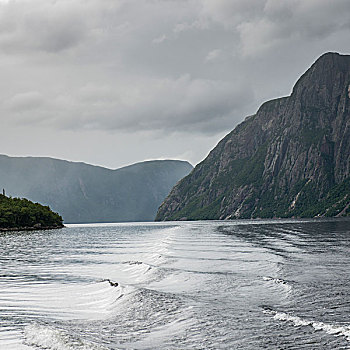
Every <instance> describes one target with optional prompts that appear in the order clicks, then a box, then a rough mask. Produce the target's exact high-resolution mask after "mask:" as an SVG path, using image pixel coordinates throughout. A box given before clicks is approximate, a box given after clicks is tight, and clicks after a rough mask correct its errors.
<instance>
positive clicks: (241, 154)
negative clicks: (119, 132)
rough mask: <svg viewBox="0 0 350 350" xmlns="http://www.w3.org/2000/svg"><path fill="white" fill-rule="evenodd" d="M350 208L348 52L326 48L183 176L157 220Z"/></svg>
mask: <svg viewBox="0 0 350 350" xmlns="http://www.w3.org/2000/svg"><path fill="white" fill-rule="evenodd" d="M349 215H350V56H349V55H340V54H338V53H327V54H324V55H322V56H321V57H320V58H319V59H318V60H317V61H316V62H315V63H314V64H313V65H312V66H311V68H309V69H308V70H307V71H306V73H305V74H304V75H303V76H302V77H301V78H300V79H299V80H298V82H297V83H296V84H295V86H294V88H293V92H292V94H291V95H290V96H288V97H283V98H279V99H276V100H272V101H269V102H266V103H264V104H263V105H262V106H261V107H260V108H259V110H258V112H257V113H256V114H255V115H252V116H250V117H248V118H246V119H245V121H244V122H242V123H241V124H240V125H238V126H237V127H236V128H235V129H234V130H233V131H232V132H231V133H229V134H228V135H227V136H226V137H225V138H224V139H222V140H221V141H220V142H219V144H218V145H217V146H216V147H215V148H214V149H213V150H212V151H211V152H210V154H209V155H208V157H207V158H206V159H205V160H204V161H203V162H201V163H200V164H198V165H197V166H196V167H195V169H194V170H193V171H192V172H191V174H190V175H188V176H187V177H185V178H184V179H183V180H181V181H180V182H179V183H178V184H177V185H176V186H175V187H174V188H173V190H172V191H171V193H170V195H169V196H168V197H167V198H166V200H165V201H164V202H163V204H162V205H161V207H160V208H159V210H158V214H157V218H156V219H157V220H181V219H182V220H198V219H235V218H272V217H315V216H349Z"/></svg>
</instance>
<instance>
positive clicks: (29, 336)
mask: <svg viewBox="0 0 350 350" xmlns="http://www.w3.org/2000/svg"><path fill="white" fill-rule="evenodd" d="M24 344H25V345H28V346H35V347H39V348H42V349H50V350H73V349H74V350H108V348H106V347H103V346H101V345H96V344H93V343H92V342H89V341H87V340H84V339H81V338H79V337H78V336H73V335H69V334H67V333H66V332H64V331H63V330H61V329H58V328H54V327H51V326H45V325H39V324H31V325H28V326H26V327H25V329H24Z"/></svg>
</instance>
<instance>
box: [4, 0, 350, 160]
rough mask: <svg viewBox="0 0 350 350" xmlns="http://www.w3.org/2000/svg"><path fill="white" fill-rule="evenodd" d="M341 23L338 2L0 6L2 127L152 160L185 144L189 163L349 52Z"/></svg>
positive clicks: (101, 1) (141, 0) (144, 0)
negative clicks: (120, 147) (329, 56)
mask: <svg viewBox="0 0 350 350" xmlns="http://www.w3.org/2000/svg"><path fill="white" fill-rule="evenodd" d="M349 17H350V2H349V1H348V0H333V1H331V2H330V1H328V0H308V1H305V0H286V1H280V0H251V1H246V0H179V1H176V0H172V1H169V0H159V1H149V0H31V1H26V0H16V1H14V0H9V1H6V2H4V1H2V2H1V1H0V63H1V64H2V79H0V112H1V115H2V126H3V128H4V129H6V128H7V129H8V130H12V131H13V130H14V129H13V128H18V130H19V128H20V127H21V130H22V128H23V127H24V126H25V127H26V128H27V132H30V133H32V134H33V135H35V134H36V133H37V132H38V131H37V130H39V129H40V132H41V133H47V134H50V133H51V134H55V133H58V134H60V135H64V137H65V138H66V139H67V140H68V139H69V140H71V139H70V138H69V137H68V136H67V135H68V134H69V135H71V133H72V132H73V133H74V135H75V139H76V140H83V139H84V138H85V137H87V136H86V135H88V134H90V133H92V132H99V133H100V134H99V135H100V136H101V134H105V135H115V139H119V140H121V139H123V140H124V142H125V143H126V146H125V147H128V146H127V144H128V142H130V145H134V144H135V142H136V141H135V140H136V138H138V137H140V134H142V135H143V140H144V142H145V143H147V142H151V140H152V144H153V145H155V143H154V142H155V140H158V141H157V142H158V148H157V147H155V146H154V147H153V146H152V147H150V150H151V149H152V152H154V150H158V149H161V150H162V152H163V153H161V154H158V156H159V157H166V156H167V152H169V154H172V155H174V154H175V155H176V154H177V153H176V152H175V151H174V149H176V142H178V143H181V147H183V148H182V149H181V151H180V150H179V152H178V154H190V153H186V150H185V148H184V147H185V146H184V145H183V144H182V143H183V141H182V140H187V141H186V142H190V143H191V145H188V148H191V155H190V157H192V158H191V159H190V160H191V161H192V162H197V161H199V160H200V157H201V156H203V150H202V147H203V145H204V144H205V141H204V140H205V139H206V140H208V145H209V146H208V151H209V149H210V147H211V146H213V145H214V144H215V142H214V141H213V140H214V138H215V137H216V138H217V140H218V139H219V138H220V137H221V136H222V135H223V134H224V133H225V132H228V131H230V130H231V129H232V128H233V127H234V125H235V124H237V123H238V122H240V121H241V120H243V119H244V117H245V116H246V115H248V114H252V113H254V112H255V111H256V109H257V108H258V106H259V105H260V104H261V103H262V102H263V101H265V100H267V99H271V98H274V97H278V96H281V95H286V94H288V93H289V92H290V91H291V88H292V86H293V84H294V82H295V80H296V79H297V77H298V76H300V74H302V73H303V72H304V71H305V69H306V68H307V67H308V66H309V65H310V64H311V63H312V62H313V61H314V60H315V59H316V58H317V56H319V55H321V54H322V53H323V52H325V51H340V52H345V53H346V52H348V51H349V45H348V37H349V34H350V21H349ZM12 131H11V132H12ZM21 132H25V131H24V129H23V130H22V131H21ZM124 134H127V135H129V136H128V137H124V136H122V135H124ZM170 134H171V135H177V136H176V137H174V138H171V139H170V138H169V135H170ZM189 134H192V135H193V134H196V136H193V138H192V139H190V138H189V136H188V135H189ZM100 136H99V141H96V142H102V144H103V143H104V142H106V144H105V145H106V147H107V146H108V147H110V146H111V145H112V144H113V142H112V141H111V140H112V139H109V138H108V140H109V141H108V142H109V143H108V144H107V141H105V140H104V139H105V138H103V137H102V141H101V137H100ZM62 137H63V136H62ZM196 139H198V140H199V139H200V140H201V141H200V142H199V141H198V143H197V144H196V142H195V140H196ZM72 140H73V138H72ZM106 140H107V137H106ZM147 140H148V141H147ZM170 140H171V141H170ZM33 142H35V140H34V141H33ZM70 142H73V141H70ZM114 142H117V141H114ZM170 143H172V144H171V145H170ZM88 144H89V143H88ZM99 145H100V144H99ZM0 146H1V147H5V148H6V144H5V141H4V142H3V143H1V142H0ZM16 147H17V148H18V152H19V153H20V152H21V151H20V149H21V147H20V145H18V146H16ZM60 147H61V149H63V148H62V147H63V146H62V144H61V143H60V142H58V141H57V144H56V145H55V144H53V145H52V153H51V155H53V156H54V155H55V153H57V152H58V149H60ZM96 147H97V146H96ZM99 147H100V146H99ZM130 147H132V146H130ZM145 147H147V145H145V146H143V148H145ZM177 147H179V148H180V146H179V145H178V146H177ZM49 148H50V147H49V146H48V149H49ZM23 149H24V148H23ZM34 149H35V148H33V150H34ZM170 149H171V151H170ZM134 153H135V157H136V153H137V152H136V151H135V152H134ZM134 153H133V154H134ZM142 154H143V156H145V154H146V153H142ZM155 156H156V155H155ZM116 157H118V155H116ZM67 158H69V154H68V155H67ZM134 160H138V159H136V158H135V159H134ZM86 161H88V159H86ZM131 161H132V160H130V162H131Z"/></svg>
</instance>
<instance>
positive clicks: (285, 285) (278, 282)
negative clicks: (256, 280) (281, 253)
mask: <svg viewBox="0 0 350 350" xmlns="http://www.w3.org/2000/svg"><path fill="white" fill-rule="evenodd" d="M263 280H264V281H267V282H272V283H273V284H275V285H278V286H282V287H283V288H284V289H286V291H287V292H288V293H290V292H291V291H292V286H291V285H290V283H289V282H287V281H286V280H283V279H281V278H274V277H270V276H264V277H263Z"/></svg>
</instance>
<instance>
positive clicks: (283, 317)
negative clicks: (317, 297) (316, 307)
mask: <svg viewBox="0 0 350 350" xmlns="http://www.w3.org/2000/svg"><path fill="white" fill-rule="evenodd" d="M264 313H266V314H269V315H272V316H273V319H274V320H277V321H286V322H290V323H293V324H294V326H296V327H300V326H311V327H312V328H314V329H315V330H316V331H324V332H326V333H327V334H331V335H334V336H336V337H339V336H343V337H345V338H346V340H347V341H349V342H350V325H346V326H337V325H333V324H328V323H324V322H319V321H311V320H308V319H305V318H301V317H299V316H294V315H290V314H288V313H286V312H276V311H272V310H264Z"/></svg>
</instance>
